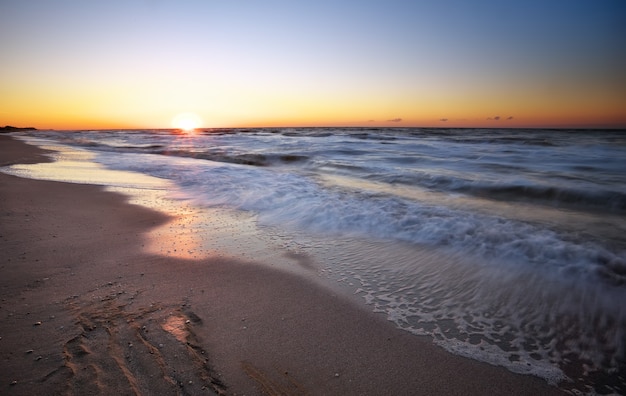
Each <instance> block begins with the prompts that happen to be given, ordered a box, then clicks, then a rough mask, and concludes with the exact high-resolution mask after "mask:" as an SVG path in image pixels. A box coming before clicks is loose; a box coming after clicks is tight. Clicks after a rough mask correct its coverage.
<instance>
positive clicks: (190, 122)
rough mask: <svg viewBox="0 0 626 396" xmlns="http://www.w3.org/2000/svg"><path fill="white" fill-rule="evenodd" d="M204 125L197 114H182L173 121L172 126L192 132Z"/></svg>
mask: <svg viewBox="0 0 626 396" xmlns="http://www.w3.org/2000/svg"><path fill="white" fill-rule="evenodd" d="M201 125H202V119H201V118H200V117H199V116H198V115H197V114H195V113H180V114H178V115H176V117H174V118H173V119H172V126H173V127H174V128H176V129H180V130H182V131H184V132H187V133H189V132H192V131H193V130H194V129H196V128H199V127H200V126H201Z"/></svg>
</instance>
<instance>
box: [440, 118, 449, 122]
mask: <svg viewBox="0 0 626 396" xmlns="http://www.w3.org/2000/svg"><path fill="white" fill-rule="evenodd" d="M439 121H442V122H446V121H448V119H447V118H440V119H439Z"/></svg>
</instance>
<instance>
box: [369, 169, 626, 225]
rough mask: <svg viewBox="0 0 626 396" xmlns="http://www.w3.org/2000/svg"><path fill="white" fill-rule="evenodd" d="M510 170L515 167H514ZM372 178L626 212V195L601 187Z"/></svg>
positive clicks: (498, 197)
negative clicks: (599, 188) (601, 188)
mask: <svg viewBox="0 0 626 396" xmlns="http://www.w3.org/2000/svg"><path fill="white" fill-rule="evenodd" d="M511 168H514V167H513V166H511ZM370 179H372V180H376V181H381V182H385V183H388V184H396V183H398V184H405V185H411V186H419V187H423V188H427V189H430V190H434V191H439V192H452V193H461V194H467V195H472V196H476V197H480V198H485V199H491V200H497V201H514V202H529V203H533V204H540V205H544V206H551V207H560V208H564V209H566V208H567V209H577V210H585V211H586V210H588V211H600V212H609V213H616V214H617V213H620V214H621V213H624V212H626V193H624V192H622V191H616V190H610V189H606V190H598V186H597V185H596V186H591V185H590V186H589V188H585V187H587V186H585V185H584V184H582V183H581V184H582V185H581V187H580V188H572V187H560V186H547V185H541V184H536V183H535V184H531V183H530V182H527V183H520V182H517V183H516V182H515V181H507V182H504V181H495V182H491V183H490V182H485V181H475V180H472V179H466V178H463V177H459V176H449V175H436V174H432V173H428V172H420V173H419V174H417V175H416V174H413V175H376V174H372V175H370Z"/></svg>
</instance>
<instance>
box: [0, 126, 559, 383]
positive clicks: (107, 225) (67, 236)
mask: <svg viewBox="0 0 626 396" xmlns="http://www.w3.org/2000/svg"><path fill="white" fill-rule="evenodd" d="M42 154H44V152H43V151H42V150H40V149H38V148H36V147H34V146H29V145H27V144H25V143H22V142H20V141H18V140H15V139H12V138H11V137H9V136H0V166H6V165H9V164H14V163H35V162H42V161H46V160H47V157H45V156H43V155H42ZM0 219H1V220H0V274H1V276H0V319H1V320H0V394H7V395H33V394H41V395H44V394H46V395H50V394H68V395H91V394H120V395H126V394H134V395H176V394H189V395H197V394H228V395H231V394H232V395H244V394H245V395H262V394H267V395H304V394H311V395H443V394H445V395H487V394H491V395H540V394H560V393H561V392H560V391H559V390H558V389H557V388H555V387H552V386H549V385H548V384H547V383H545V382H544V381H543V380H541V379H539V378H535V377H531V376H522V375H516V374H513V373H511V372H509V371H507V370H506V369H504V368H501V367H495V366H490V365H488V364H484V363H480V362H477V361H473V360H469V359H466V358H463V357H459V356H455V355H452V354H450V353H447V352H446V351H444V350H443V349H441V348H438V347H436V346H434V345H433V344H432V343H431V341H430V340H429V339H428V338H420V337H417V336H413V335H411V334H409V333H408V332H405V331H402V330H399V329H397V328H395V327H394V326H393V325H392V324H391V323H390V322H387V321H386V320H385V319H384V318H383V317H382V316H379V315H376V314H374V313H371V312H369V311H368V310H367V309H366V307H361V306H359V305H357V304H355V303H354V302H352V301H350V300H349V299H347V298H345V297H344V296H342V295H340V294H339V293H333V292H331V291H330V290H331V289H328V288H323V287H320V286H318V285H316V284H314V283H312V282H310V281H308V280H307V279H305V278H303V277H300V276H297V275H295V274H291V273H286V272H281V271H278V270H273V269H271V268H269V267H267V266H263V265H259V264H257V263H253V262H243V261H237V260H232V259H217V258H215V259H202V260H191V259H187V260H185V259H175V258H171V257H165V256H160V255H156V254H151V253H147V252H146V250H145V249H143V247H144V246H146V245H147V244H148V243H149V242H150V241H148V239H147V238H148V232H149V231H150V230H152V229H154V228H155V227H157V226H159V225H164V224H166V223H167V222H169V221H171V220H173V219H172V218H171V217H168V216H167V215H165V214H162V213H159V212H156V211H153V210H150V209H147V208H144V207H141V206H137V205H131V204H129V203H128V202H127V198H126V197H125V196H123V195H119V194H116V193H111V192H107V191H104V190H103V188H101V187H98V186H93V185H78V184H69V183H60V182H49V181H39V180H30V179H23V178H18V177H14V176H9V175H6V174H3V173H0Z"/></svg>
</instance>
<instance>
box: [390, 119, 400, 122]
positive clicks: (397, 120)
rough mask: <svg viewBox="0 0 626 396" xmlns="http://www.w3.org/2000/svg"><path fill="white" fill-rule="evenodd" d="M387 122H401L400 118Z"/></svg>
mask: <svg viewBox="0 0 626 396" xmlns="http://www.w3.org/2000/svg"><path fill="white" fill-rule="evenodd" d="M387 122H402V118H394V119H391V120H387Z"/></svg>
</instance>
